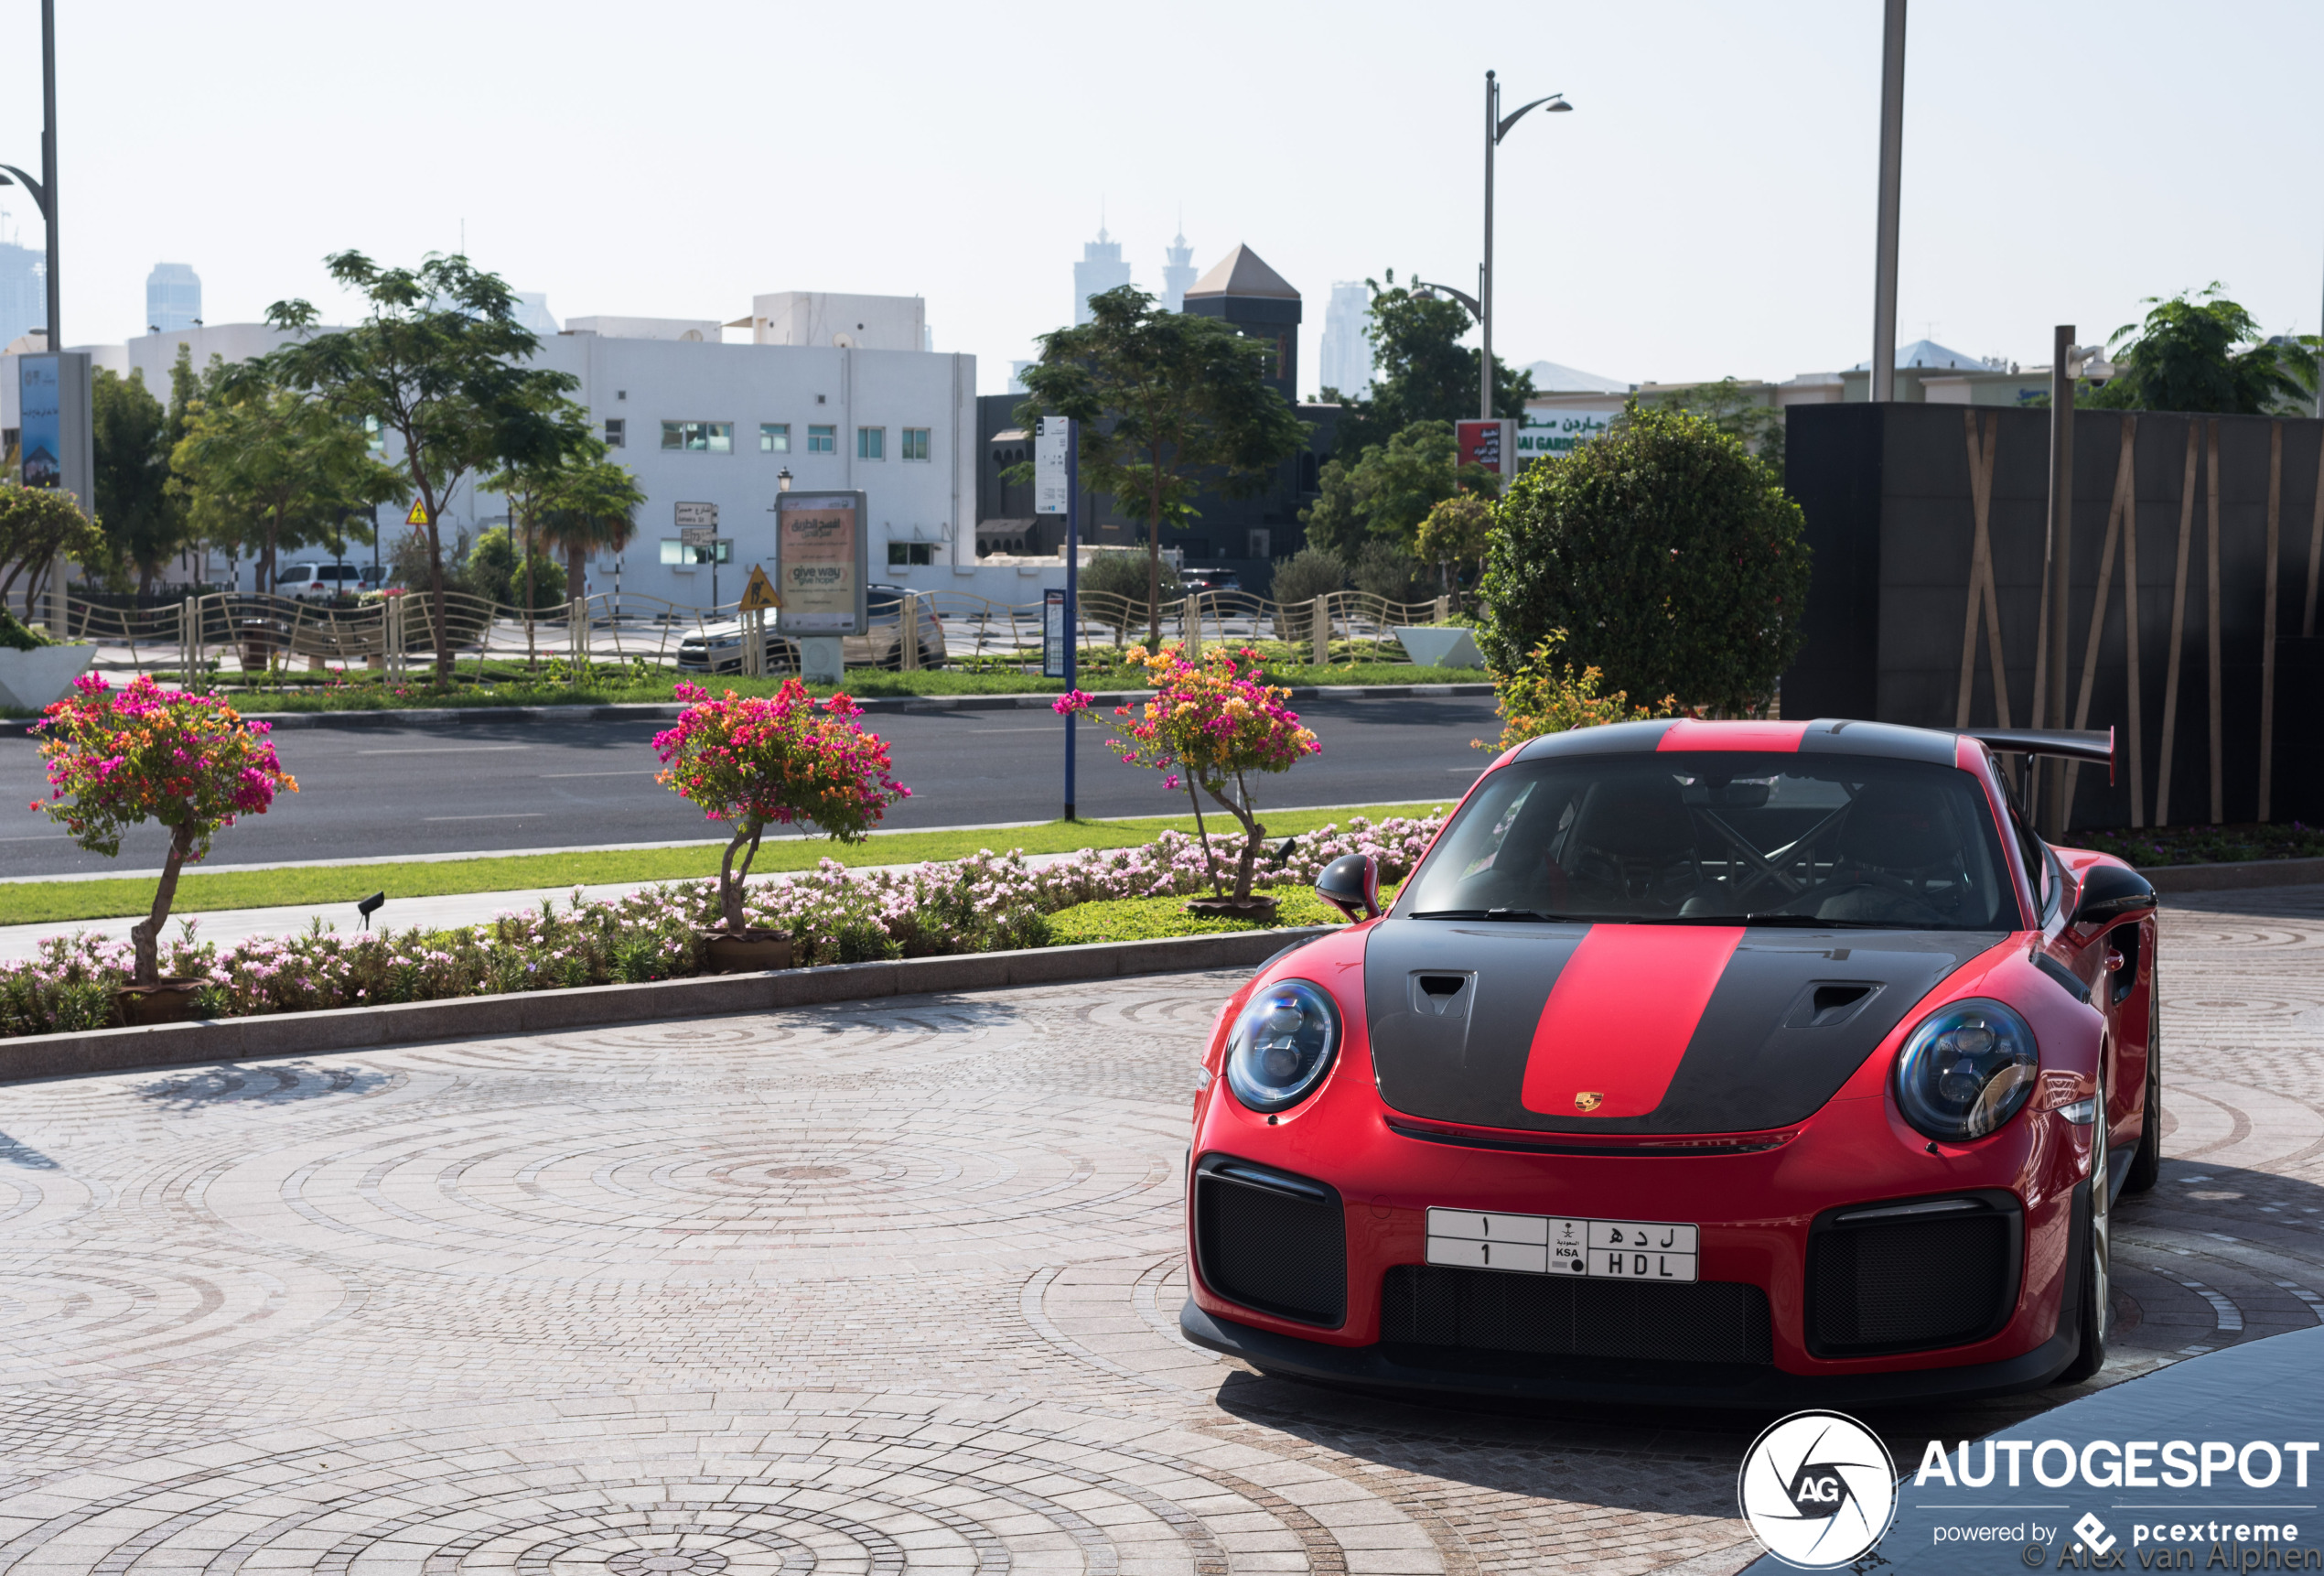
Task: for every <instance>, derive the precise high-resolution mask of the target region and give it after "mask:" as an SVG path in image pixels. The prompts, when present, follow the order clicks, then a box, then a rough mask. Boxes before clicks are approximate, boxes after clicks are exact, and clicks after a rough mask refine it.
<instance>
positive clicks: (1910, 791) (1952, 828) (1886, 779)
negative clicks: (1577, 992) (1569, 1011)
mask: <svg viewBox="0 0 2324 1576" xmlns="http://www.w3.org/2000/svg"><path fill="white" fill-rule="evenodd" d="M2006 871H2007V866H2006V865H2005V864H2004V863H2003V861H2002V858H2001V846H2000V843H1999V841H1998V840H1997V837H1996V834H1995V831H1994V825H1993V816H1992V815H1991V813H1990V812H1989V810H1988V809H1987V807H1986V804H1985V795H1984V793H1983V791H1982V789H1981V788H1980V786H1979V784H1978V783H1977V781H1976V779H1975V778H1974V777H1972V776H1971V775H1970V774H1969V773H1968V772H1962V771H1958V770H1955V769H1954V768H1952V767H1948V766H1935V765H1929V764H1926V763H1923V762H1921V761H1886V760H1876V759H1870V758H1866V757H1856V756H1845V755H1796V754H1784V755H1772V754H1770V755H1759V754H1751V753H1743V752H1737V751H1707V750H1706V751H1701V752H1673V753H1668V754H1655V755H1595V756H1565V757H1562V758H1559V757H1553V758H1551V759H1549V760H1545V761H1524V762H1520V763H1517V764H1515V765H1512V766H1509V767H1507V768H1504V769H1503V770H1501V771H1500V772H1494V773H1493V774H1492V775H1491V776H1490V777H1489V778H1487V779H1486V780H1485V782H1484V783H1482V784H1481V785H1480V786H1479V789H1478V791H1477V793H1475V794H1474V795H1473V796H1471V797H1470V799H1469V803H1468V804H1465V805H1463V806H1462V807H1461V810H1460V813H1459V815H1457V816H1456V817H1455V818H1454V820H1453V823H1452V825H1451V826H1449V827H1447V829H1446V832H1445V835H1444V837H1442V838H1440V839H1439V840H1438V841H1437V844H1436V847H1435V849H1434V850H1433V851H1432V852H1431V853H1430V854H1429V856H1428V858H1426V860H1424V861H1423V862H1422V864H1421V866H1420V868H1419V869H1417V870H1416V871H1415V872H1414V873H1413V877H1412V880H1410V881H1409V882H1408V883H1407V884H1406V885H1405V887H1404V891H1403V893H1402V894H1401V895H1400V897H1399V899H1398V901H1397V903H1396V913H1397V914H1398V915H1399V916H1400V917H1403V918H1415V917H1419V918H1427V917H1431V916H1435V917H1441V918H1463V919H1481V918H1487V917H1505V918H1511V919H1526V918H1571V919H1577V920H1601V919H1602V920H1645V921H1662V922H1669V923H1685V922H1689V921H1704V922H1719V921H1725V922H1727V923H1738V922H1741V921H1744V920H1746V919H1748V920H1752V921H1759V922H1764V923H1795V924H1804V923H1827V924H1862V925H1887V926H1899V927H1905V928H1910V929H1914V930H2015V929H2017V902H2016V899H2015V898H2014V896H2013V895H2012V893H2011V892H2010V891H2009V889H2008V886H2007V874H2006ZM1497 911H1503V912H1497Z"/></svg>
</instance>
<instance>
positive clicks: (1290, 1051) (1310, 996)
mask: <svg viewBox="0 0 2324 1576" xmlns="http://www.w3.org/2000/svg"><path fill="white" fill-rule="evenodd" d="M1339 1049H1340V1011H1339V1009H1337V1008H1335V1007H1334V1006H1332V1004H1331V995H1330V993H1329V991H1327V990H1325V989H1324V988H1322V987H1321V986H1318V985H1314V984H1310V983H1309V982H1308V981H1307V980H1304V979H1279V980H1277V981H1275V984H1273V985H1270V986H1268V987H1267V988H1265V989H1264V990H1259V991H1254V992H1253V994H1252V997H1251V999H1250V1000H1249V1001H1248V1002H1246V1003H1244V1005H1243V1014H1242V1016H1241V1017H1239V1018H1237V1019H1236V1020H1235V1021H1234V1031H1233V1032H1232V1034H1230V1035H1229V1036H1228V1037H1227V1057H1226V1062H1227V1087H1229V1088H1231V1089H1232V1090H1233V1091H1234V1097H1235V1098H1236V1099H1238V1100H1240V1101H1242V1102H1243V1104H1244V1105H1245V1106H1249V1107H1251V1109H1253V1110H1254V1111H1280V1110H1283V1109H1284V1108H1286V1106H1296V1105H1297V1104H1298V1103H1299V1102H1300V1101H1302V1100H1304V1099H1306V1098H1307V1096H1309V1095H1311V1094H1313V1093H1315V1088H1316V1085H1318V1084H1320V1083H1322V1082H1323V1075H1324V1074H1325V1073H1327V1072H1329V1070H1330V1068H1331V1058H1332V1057H1333V1055H1334V1054H1336V1053H1337V1052H1338V1051H1339Z"/></svg>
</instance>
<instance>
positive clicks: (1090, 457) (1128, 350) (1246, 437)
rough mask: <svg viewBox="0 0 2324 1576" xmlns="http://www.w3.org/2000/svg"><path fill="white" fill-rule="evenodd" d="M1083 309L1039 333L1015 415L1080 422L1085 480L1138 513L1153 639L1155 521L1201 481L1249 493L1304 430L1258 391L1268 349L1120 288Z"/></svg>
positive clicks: (1158, 559)
mask: <svg viewBox="0 0 2324 1576" xmlns="http://www.w3.org/2000/svg"><path fill="white" fill-rule="evenodd" d="M1090 312H1091V320H1090V321H1089V322H1087V323H1083V324H1081V325H1079V326H1077V327H1074V328H1071V329H1057V330H1055V331H1054V332H1051V333H1047V334H1044V335H1042V336H1041V359H1040V361H1039V362H1037V363H1035V364H1034V365H1033V366H1031V367H1029V368H1028V369H1027V370H1026V373H1025V387H1026V389H1027V391H1028V393H1029V394H1030V395H1031V397H1030V398H1029V399H1028V400H1027V401H1026V402H1025V403H1024V404H1023V405H1019V406H1018V407H1017V420H1018V421H1019V422H1020V423H1023V424H1025V425H1026V426H1028V427H1029V426H1033V425H1034V424H1036V423H1038V421H1039V419H1040V418H1041V417H1042V416H1044V415H1056V416H1066V417H1070V418H1071V420H1073V421H1074V422H1076V423H1077V424H1079V427H1080V431H1081V480H1082V482H1083V484H1084V485H1086V486H1088V487H1090V488H1092V490H1094V491H1100V492H1106V493H1111V494H1112V495H1113V497H1114V507H1115V508H1116V509H1118V510H1120V511H1121V512H1122V513H1124V514H1131V515H1136V514H1143V515H1145V516H1146V615H1147V623H1148V638H1149V639H1151V640H1153V641H1155V642H1160V640H1161V638H1162V603H1161V599H1162V592H1161V584H1162V526H1163V524H1164V522H1166V521H1167V522H1169V523H1171V524H1180V523H1182V522H1184V521H1185V520H1186V519H1188V518H1189V517H1190V516H1191V515H1192V513H1194V511H1193V507H1192V500H1193V497H1194V494H1195V492H1196V491H1198V490H1200V488H1202V487H1204V486H1206V485H1207V486H1210V487H1214V488H1216V489H1217V490H1218V491H1221V492H1223V493H1225V494H1227V495H1228V496H1230V497H1236V496H1245V495H1248V494H1250V493H1253V492H1256V491H1259V490H1260V489H1261V488H1262V487H1264V485H1265V484H1266V481H1267V479H1268V477H1269V476H1270V474H1271V473H1272V472H1273V471H1274V470H1275V467H1276V466H1278V465H1280V464H1281V463H1282V462H1283V461H1285V460H1286V459H1290V458H1291V457H1292V456H1293V455H1295V454H1296V453H1298V452H1299V450H1300V449H1302V448H1305V447H1306V446H1307V426H1306V424H1305V423H1303V422H1301V421H1300V420H1299V418H1298V417H1297V416H1295V415H1293V414H1292V411H1291V407H1290V406H1289V405H1286V403H1285V402H1284V398H1283V396H1282V395H1281V394H1278V393H1276V392H1275V390H1274V389H1272V388H1270V387H1268V386H1267V383H1266V381H1265V362H1266V359H1267V357H1268V355H1269V354H1270V353H1272V350H1273V346H1272V342H1270V343H1268V344H1267V345H1264V346H1263V345H1262V344H1261V343H1260V341H1258V340H1251V339H1246V338H1244V337H1243V335H1242V334H1241V333H1239V332H1237V331H1236V330H1235V329H1231V328H1229V327H1228V326H1227V325H1226V324H1225V323H1222V322H1221V321H1220V320H1219V319H1218V318H1205V317H1200V316H1197V315H1196V314H1194V313H1191V312H1171V311H1165V310H1162V309H1160V308H1157V306H1156V305H1155V301H1154V297H1151V296H1149V295H1147V294H1146V292H1145V291H1143V290H1139V289H1137V288H1135V286H1128V285H1124V286H1120V287H1119V288H1118V289H1113V290H1108V291H1106V292H1105V293H1104V294H1103V295H1099V296H1092V297H1090ZM1019 475H1020V476H1021V477H1026V478H1029V475H1030V471H1029V468H1028V469H1026V470H1022V471H1020V472H1019Z"/></svg>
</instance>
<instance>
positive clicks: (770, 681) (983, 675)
mask: <svg viewBox="0 0 2324 1576" xmlns="http://www.w3.org/2000/svg"><path fill="white" fill-rule="evenodd" d="M1091 654H1092V658H1093V659H1096V658H1099V657H1101V656H1104V657H1110V656H1111V654H1112V653H1110V652H1103V653H1100V652H1093V653H1091ZM1266 676H1267V679H1268V682H1270V683H1272V684H1280V685H1291V686H1293V687H1295V688H1307V687H1312V686H1315V685H1338V684H1350V685H1409V684H1481V683H1483V682H1485V681H1486V679H1487V678H1488V676H1489V675H1487V674H1486V673H1485V672H1484V670H1483V669H1481V668H1449V667H1427V668H1425V667H1415V666H1414V665H1413V664H1411V663H1384V662H1340V663H1335V664H1330V665H1329V666H1323V667H1318V666H1314V665H1310V664H1296V663H1282V664H1275V665H1272V666H1271V667H1270V668H1269V669H1268V672H1267V675H1266ZM156 677H158V678H159V679H160V680H161V681H162V682H164V683H171V684H174V683H176V682H177V677H178V675H175V674H173V673H161V674H158V675H156ZM680 677H691V678H694V680H695V682H697V683H701V684H703V685H705V686H707V687H710V688H712V689H715V690H728V689H731V690H733V691H735V692H736V693H737V694H738V695H772V694H773V693H774V692H775V691H776V690H777V689H778V688H779V687H780V685H781V684H782V680H781V679H780V678H744V677H742V676H741V675H736V674H720V675H717V676H716V677H715V678H705V677H704V676H703V675H678V674H675V673H672V671H670V670H668V669H653V670H650V671H648V672H646V673H640V671H639V670H638V669H637V668H634V667H620V666H616V665H614V664H604V663H601V664H597V668H596V669H595V670H594V671H593V672H591V673H590V674H588V675H585V676H584V677H583V678H582V680H581V682H579V683H578V684H568V683H565V682H564V681H563V680H561V679H558V678H556V677H554V676H553V671H552V670H551V669H549V668H547V667H546V666H545V665H544V667H543V671H542V672H540V673H537V674H527V673H526V672H525V671H524V668H523V665H522V664H510V663H499V662H495V663H491V664H487V667H486V669H485V674H484V676H483V677H482V678H479V677H478V676H477V673H476V669H475V667H474V665H473V664H469V665H467V666H463V667H462V668H461V670H460V673H459V675H458V676H457V679H456V680H455V681H454V683H453V685H452V687H451V688H450V689H448V690H439V689H437V688H436V687H435V686H434V685H433V684H432V683H431V682H430V679H431V675H427V674H421V673H414V674H413V675H411V676H409V677H408V678H406V679H403V680H401V681H399V682H396V683H393V684H391V683H388V682H387V681H385V680H384V679H382V678H379V677H376V676H372V675H362V674H357V675H352V676H350V677H345V678H341V677H339V676H338V675H322V674H315V675H304V674H291V675H285V679H284V682H282V683H280V684H270V685H242V684H241V683H239V682H237V680H236V679H235V678H234V677H233V676H231V675H228V676H224V677H223V678H222V682H223V683H224V685H225V687H226V689H227V691H228V693H229V694H230V695H231V696H232V698H233V702H234V705H235V706H236V707H239V708H240V709H242V711H244V712H249V713H264V712H285V711H288V712H311V711H393V710H401V709H404V708H414V707H467V706H609V705H616V704H619V703H623V702H658V703H663V704H667V703H668V702H669V701H670V700H671V699H672V696H671V693H670V692H671V686H672V684H674V683H675V682H676V681H677V679H679V678H680ZM203 682H205V683H209V682H221V679H216V678H210V679H205V680H204V681H203ZM1080 683H1081V687H1082V688H1083V689H1085V690H1092V691H1095V690H1114V689H1135V688H1143V687H1145V679H1144V675H1143V674H1141V673H1133V672H1131V671H1130V670H1127V669H1125V668H1123V667H1120V666H1117V665H1115V664H1113V663H1111V662H1110V661H1107V662H1103V664H1101V663H1099V662H1097V661H1095V660H1093V661H1092V665H1090V666H1089V667H1088V668H1086V669H1084V670H1083V671H1082V672H1081V675H1080ZM810 687H811V688H812V690H813V692H814V693H815V694H817V695H829V694H830V693H831V690H830V689H829V688H827V687H825V686H823V685H811V686H810ZM841 687H842V688H844V689H845V690H846V692H847V693H848V694H850V695H853V696H859V697H866V696H903V695H936V696H941V695H1060V694H1062V693H1063V692H1064V689H1065V684H1064V681H1063V680H1061V679H1054V678H1043V677H1041V676H1040V675H1038V674H1028V673H1020V672H1017V671H1014V670H1013V669H1010V668H1007V667H1004V666H1000V665H997V664H990V663H988V664H984V665H982V666H977V667H944V668H936V669H932V670H929V671H925V672H920V673H890V672H888V671H887V670H885V669H882V668H857V669H854V670H851V671H850V672H849V673H848V675H847V682H846V684H845V685H842V686H841ZM7 715H10V716H17V717H22V716H28V715H30V714H29V713H26V712H10V713H8V714H7Z"/></svg>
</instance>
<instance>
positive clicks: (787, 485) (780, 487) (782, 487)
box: [775, 465, 791, 492]
mask: <svg viewBox="0 0 2324 1576" xmlns="http://www.w3.org/2000/svg"><path fill="white" fill-rule="evenodd" d="M775 491H778V492H788V491H791V467H790V466H788V465H786V466H784V467H783V468H782V469H781V470H778V471H776V472H775Z"/></svg>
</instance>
